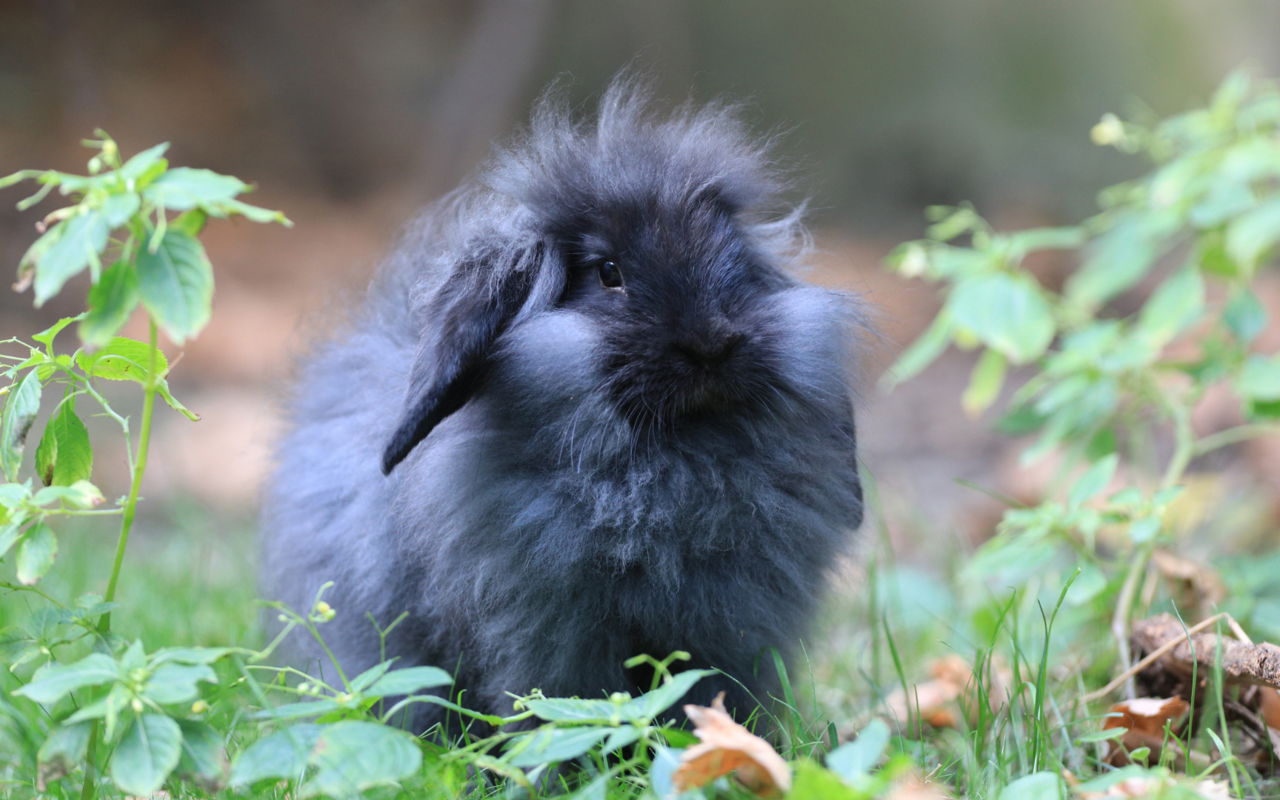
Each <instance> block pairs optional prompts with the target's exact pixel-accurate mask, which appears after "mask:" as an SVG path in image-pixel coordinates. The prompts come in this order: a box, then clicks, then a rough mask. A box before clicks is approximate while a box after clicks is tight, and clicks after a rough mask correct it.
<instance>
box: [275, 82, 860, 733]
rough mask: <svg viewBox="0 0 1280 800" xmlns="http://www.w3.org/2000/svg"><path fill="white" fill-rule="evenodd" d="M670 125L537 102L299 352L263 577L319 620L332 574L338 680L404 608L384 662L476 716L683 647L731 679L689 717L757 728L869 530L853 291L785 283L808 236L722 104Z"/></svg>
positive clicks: (622, 681)
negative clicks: (451, 696)
mask: <svg viewBox="0 0 1280 800" xmlns="http://www.w3.org/2000/svg"><path fill="white" fill-rule="evenodd" d="M653 106H654V104H653V103H651V102H649V101H648V100H647V99H646V98H645V96H644V92H643V91H641V90H638V89H637V88H636V86H635V85H634V84H633V83H630V82H627V81H625V80H623V81H619V82H617V83H615V85H614V86H613V87H612V88H610V90H609V91H608V92H607V93H606V95H605V97H604V99H603V101H602V103H601V106H600V108H599V111H598V114H597V115H596V116H595V117H594V119H592V120H587V121H581V120H577V119H575V118H574V116H573V115H572V114H571V113H570V112H569V111H568V110H567V109H566V108H565V107H564V106H563V104H562V103H560V102H558V101H556V100H555V99H549V100H545V101H543V102H542V103H541V104H540V105H539V107H538V108H537V110H536V112H535V115H534V118H533V122H532V125H531V127H530V129H529V130H528V131H526V132H525V133H524V134H523V135H522V136H521V137H519V138H518V139H517V140H516V141H515V143H514V144H512V145H510V146H508V147H506V148H503V149H500V150H499V151H498V152H496V154H495V155H494V156H493V157H492V158H491V159H490V161H489V162H488V164H487V165H486V166H485V167H484V168H483V169H482V170H481V171H480V172H479V173H478V175H477V176H476V177H475V178H474V179H473V180H472V181H470V182H468V183H467V184H466V185H464V186H463V187H461V188H460V189H458V190H457V191H456V192H455V193H453V194H452V195H451V196H449V197H447V198H446V199H444V200H443V201H442V202H440V203H438V204H436V205H435V206H434V207H432V208H430V209H428V210H427V212H426V213H425V215H424V216H423V217H422V218H421V220H420V221H419V222H418V223H417V224H416V226H415V227H414V228H413V229H412V230H411V231H410V232H409V234H408V235H407V236H406V237H405V239H404V241H403V242H402V244H401V246H400V247H399V249H398V251H397V252H396V254H395V255H394V256H393V257H392V258H391V259H390V261H389V262H388V263H387V264H386V265H385V266H384V268H383V270H382V271H381V273H380V275H379V277H378V278H377V279H375V281H374V283H373V285H372V287H371V289H370V292H369V295H368V298H367V302H366V303H365V305H364V307H363V310H361V311H360V312H358V313H357V314H356V315H355V319H354V320H353V322H352V324H351V325H350V326H349V329H347V330H346V331H345V332H344V333H343V334H342V335H340V336H339V337H338V338H335V339H333V340H332V341H330V342H328V343H327V344H323V345H321V346H319V347H318V348H316V350H315V352H314V353H313V354H312V355H311V356H310V357H309V358H307V359H306V360H305V362H304V364H303V368H302V372H301V376H300V380H299V382H298V385H297V390H296V394H295V396H294V399H293V400H292V404H291V406H290V409H289V414H290V417H291V419H292V428H291V430H290V432H289V433H288V434H287V436H286V437H285V438H284V439H283V441H282V442H281V443H280V446H279V449H278V466H277V468H276V470H275V474H274V477H273V479H272V481H271V485H270V489H269V492H268V497H267V502H266V507H265V510H264V512H263V518H262V537H263V538H262V546H263V586H264V592H265V593H266V595H267V596H269V597H270V598H272V599H278V600H282V601H284V602H285V603H288V604H289V605H291V606H292V607H294V608H296V609H299V610H305V609H309V608H310V606H311V604H312V601H313V599H314V597H315V594H316V591H317V589H318V588H319V587H320V585H321V584H322V583H324V582H325V581H333V582H334V587H333V589H332V590H331V591H330V592H329V593H328V594H327V595H326V599H327V600H328V602H329V603H331V604H332V606H333V607H334V608H335V609H337V611H338V616H337V618H336V619H335V620H334V621H333V622H332V623H330V624H328V625H325V626H323V627H322V628H321V630H322V632H323V633H324V635H325V638H326V641H327V642H328V644H329V645H330V647H331V648H332V650H333V652H334V653H335V654H336V656H337V657H338V658H339V660H340V661H341V662H342V664H343V667H344V669H345V670H346V671H347V674H348V675H353V674H355V673H356V672H358V671H360V670H363V669H365V668H367V667H369V666H371V665H373V664H375V663H377V662H378V661H379V660H380V654H379V642H378V636H377V633H376V631H375V630H374V628H373V626H372V625H371V624H370V623H369V621H368V619H367V618H366V614H372V616H373V617H374V619H376V620H377V622H378V623H379V624H381V625H384V626H385V625H387V624H388V623H390V622H391V621H392V620H394V619H395V618H396V617H398V616H399V615H400V614H401V613H402V612H408V617H407V619H406V620H405V621H404V622H403V623H402V624H401V625H399V626H398V627H397V628H396V629H395V631H394V632H393V633H392V635H391V636H390V637H389V640H388V642H387V657H396V658H398V659H399V661H398V662H397V665H398V666H402V667H403V666H411V665H419V664H431V665H436V666H440V667H443V668H445V669H446V670H449V671H450V672H456V673H457V677H458V686H457V689H460V690H465V692H464V694H463V701H464V702H465V703H466V704H468V705H470V706H472V707H474V708H476V709H477V710H481V711H484V712H488V713H499V714H501V713H508V712H510V710H511V699H510V697H509V695H508V693H512V694H515V695H522V694H525V693H528V692H529V691H531V690H533V689H535V688H539V689H541V690H542V691H543V692H545V693H546V694H547V695H549V696H572V695H578V696H583V697H599V696H601V695H602V694H606V693H610V692H615V691H628V692H631V693H632V694H637V693H639V692H641V691H644V690H645V689H647V688H648V681H649V677H648V675H646V674H644V673H643V671H641V670H631V671H629V670H627V669H625V668H624V666H623V662H624V660H626V659H627V658H629V657H631V656H634V655H637V654H639V653H645V652H647V653H649V654H650V655H654V656H657V657H663V656H665V655H667V654H668V653H670V652H672V651H674V650H686V651H688V652H689V653H691V654H692V656H693V661H692V662H691V665H692V666H698V667H715V668H719V669H721V670H723V671H724V673H725V674H726V676H728V677H721V678H717V679H709V680H704V681H703V682H701V683H700V684H699V685H698V686H697V687H695V689H694V690H693V691H692V692H691V693H690V695H689V696H688V698H687V701H688V702H699V703H704V704H705V703H708V702H709V701H710V700H711V698H712V697H713V696H714V694H715V693H716V692H718V691H720V690H722V689H723V690H727V691H728V694H729V701H728V704H729V706H730V708H731V709H736V712H737V713H738V714H739V715H740V716H742V715H745V714H746V713H748V712H750V711H751V710H752V709H753V708H754V707H755V702H756V700H755V699H753V696H754V698H759V699H764V698H765V697H766V696H767V695H768V693H769V692H771V691H772V690H773V687H774V686H775V684H776V675H775V674H774V672H773V667H772V665H771V661H770V659H769V658H767V657H766V658H764V659H760V656H761V655H762V654H763V653H765V652H767V648H768V647H776V648H778V649H779V650H780V651H781V652H782V653H784V654H785V655H788V656H789V654H790V653H791V652H792V651H793V650H794V648H795V646H796V644H797V642H798V640H799V637H800V636H801V635H802V634H803V633H804V631H805V626H806V624H807V623H808V622H809V621H810V619H811V617H812V615H813V612H814V610H815V605H816V603H817V601H818V600H819V598H820V596H821V594H822V591H823V588H824V585H825V582H826V578H827V576H828V573H829V571H830V569H831V568H832V566H833V565H834V564H835V563H836V562H837V561H838V556H839V555H840V554H841V552H842V551H843V550H844V548H845V546H846V544H847V543H848V541H849V539H850V533H851V531H852V530H854V529H855V528H857V527H858V525H859V524H860V521H861V516H862V496H861V489H860V485H859V482H858V474H857V466H856V458H855V445H854V428H853V404H852V397H851V393H850V388H849V387H850V384H851V379H850V375H851V372H850V371H851V370H852V369H853V358H852V356H853V353H852V352H851V350H852V348H853V347H854V346H855V342H856V336H855V333H856V329H857V327H858V314H857V306H856V302H855V301H854V299H853V298H851V297H849V296H847V295H845V294H841V293H837V292H833V291H829V290H826V289H820V288H817V287H814V286H811V285H807V284H805V283H803V282H801V281H799V280H798V279H796V278H795V277H793V276H792V275H791V274H789V272H788V270H789V269H790V267H792V266H793V265H795V264H797V263H799V260H800V259H801V258H802V256H803V254H804V251H805V247H806V245H807V242H808V236H807V233H806V231H805V229H804V227H803V225H802V223H801V220H800V214H799V213H798V212H797V211H795V210H793V209H792V210H789V209H788V208H787V207H785V206H783V205H782V204H781V201H780V200H779V195H780V192H781V191H782V190H783V189H784V188H785V185H784V182H783V181H781V180H780V179H779V178H778V174H777V173H776V171H775V170H774V169H773V167H772V166H771V160H770V157H769V153H768V147H767V145H766V144H765V143H761V142H759V141H757V140H756V139H753V138H752V137H751V136H750V134H749V133H748V132H747V131H746V129H745V127H744V126H743V125H742V124H740V122H739V121H738V120H737V118H736V111H735V109H734V108H733V107H731V106H727V105H722V104H717V105H710V106H702V107H696V106H693V105H686V106H683V107H680V108H679V109H676V110H675V111H674V112H672V113H669V114H665V115H664V114H660V113H658V112H657V111H655V110H654V107H653ZM606 263H607V264H609V265H613V267H606V266H605V264H606ZM619 265H620V266H619ZM606 269H621V271H622V274H623V275H624V276H625V281H626V282H625V284H624V285H623V286H622V287H608V286H606V283H607V276H606V272H605V270H606ZM442 398H443V399H442ZM437 418H439V419H437ZM400 459H403V460H400ZM384 470H389V474H384ZM292 648H293V650H292V657H294V658H296V659H299V660H308V659H310V660H312V662H313V663H314V661H315V660H316V659H319V655H320V654H319V653H318V652H316V649H315V648H314V646H313V645H311V644H309V643H307V642H305V641H303V640H302V639H301V638H300V637H294V641H293V643H292ZM313 668H314V667H313ZM423 707H424V708H429V709H433V708H435V706H423ZM440 719H441V717H440V716H439V715H438V714H434V713H432V712H429V711H428V712H424V713H422V714H420V715H419V717H418V718H417V720H416V726H417V727H419V728H426V727H428V726H430V725H432V724H434V723H435V722H437V721H439V720H440Z"/></svg>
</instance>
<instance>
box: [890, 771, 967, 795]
mask: <svg viewBox="0 0 1280 800" xmlns="http://www.w3.org/2000/svg"><path fill="white" fill-rule="evenodd" d="M883 800H951V795H949V794H947V793H946V792H945V791H943V789H942V787H940V786H939V785H938V784H936V783H930V782H929V781H926V780H924V779H923V778H921V777H920V776H919V775H914V774H913V775H909V776H908V777H907V779H906V780H904V781H901V782H900V783H898V784H896V785H895V786H894V787H893V788H892V789H890V790H889V793H888V794H886V795H884V796H883Z"/></svg>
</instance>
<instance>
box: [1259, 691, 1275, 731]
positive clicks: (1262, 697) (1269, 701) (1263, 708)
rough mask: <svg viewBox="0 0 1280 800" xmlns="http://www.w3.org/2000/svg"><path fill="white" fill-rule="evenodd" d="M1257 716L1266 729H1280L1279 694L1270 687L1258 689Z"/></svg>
mask: <svg viewBox="0 0 1280 800" xmlns="http://www.w3.org/2000/svg"><path fill="white" fill-rule="evenodd" d="M1258 716H1260V717H1262V721H1263V722H1265V723H1267V727H1268V728H1277V729H1280V692H1277V691H1276V690H1275V689H1272V688H1271V687H1270V686H1262V687H1259V688H1258Z"/></svg>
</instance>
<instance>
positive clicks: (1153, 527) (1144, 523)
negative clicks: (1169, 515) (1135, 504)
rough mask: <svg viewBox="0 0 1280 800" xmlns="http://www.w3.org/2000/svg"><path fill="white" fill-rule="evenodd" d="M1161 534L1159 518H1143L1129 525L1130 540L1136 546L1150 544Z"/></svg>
mask: <svg viewBox="0 0 1280 800" xmlns="http://www.w3.org/2000/svg"><path fill="white" fill-rule="evenodd" d="M1159 532H1160V518H1159V517H1143V518H1141V519H1136V520H1134V521H1133V522H1131V523H1130V524H1129V538H1130V539H1131V540H1132V541H1133V542H1134V544H1142V543H1143V542H1149V541H1151V540H1152V539H1154V538H1155V536H1156V534H1158V533H1159Z"/></svg>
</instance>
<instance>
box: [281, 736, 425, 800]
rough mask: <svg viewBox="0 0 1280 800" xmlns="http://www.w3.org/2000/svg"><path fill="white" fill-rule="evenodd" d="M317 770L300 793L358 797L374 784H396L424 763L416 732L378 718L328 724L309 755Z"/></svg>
mask: <svg viewBox="0 0 1280 800" xmlns="http://www.w3.org/2000/svg"><path fill="white" fill-rule="evenodd" d="M309 761H310V764H311V766H313V767H314V768H315V774H314V775H312V777H311V780H309V781H307V782H306V783H305V784H303V786H302V787H301V789H299V791H298V796H299V797H314V796H316V795H327V796H329V797H334V798H346V797H354V796H355V795H358V794H360V793H361V792H363V791H365V790H366V789H370V788H372V787H374V786H386V785H394V784H395V782H396V781H400V780H403V779H405V778H408V777H409V776H411V775H413V774H414V773H416V772H417V771H418V768H419V767H421V766H422V751H421V750H420V749H418V742H417V739H415V738H414V737H413V736H412V735H410V734H408V733H405V732H404V731H400V730H396V729H394V728H389V727H387V726H385V725H379V724H377V723H374V722H339V723H336V724H333V725H326V726H325V727H324V728H323V729H322V730H321V733H320V737H319V739H317V740H316V744H315V747H314V748H313V749H312V751H311V757H310V759H309Z"/></svg>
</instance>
